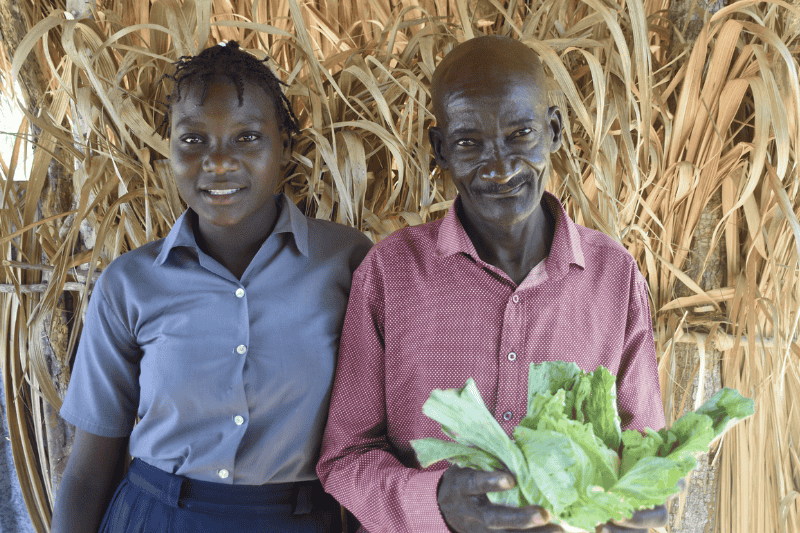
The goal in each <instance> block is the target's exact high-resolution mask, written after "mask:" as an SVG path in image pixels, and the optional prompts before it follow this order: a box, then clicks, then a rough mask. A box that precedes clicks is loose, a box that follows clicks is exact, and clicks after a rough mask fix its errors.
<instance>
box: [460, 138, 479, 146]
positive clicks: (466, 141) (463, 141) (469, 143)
mask: <svg viewBox="0 0 800 533" xmlns="http://www.w3.org/2000/svg"><path fill="white" fill-rule="evenodd" d="M456 145H458V146H476V143H475V141H473V140H472V139H460V140H458V141H456Z"/></svg>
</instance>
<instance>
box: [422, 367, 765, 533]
mask: <svg viewBox="0 0 800 533" xmlns="http://www.w3.org/2000/svg"><path fill="white" fill-rule="evenodd" d="M422 412H423V413H424V414H425V415H426V416H428V417H430V418H432V419H433V420H435V421H437V422H438V423H440V424H441V426H442V431H443V432H444V434H445V435H446V436H447V437H449V438H450V439H451V441H445V440H440V439H434V438H426V439H419V440H413V441H411V445H412V447H413V448H414V451H415V452H416V454H417V460H418V461H419V463H420V465H421V466H422V467H423V468H426V467H428V466H431V465H433V464H435V463H438V462H439V461H448V462H450V463H451V464H456V465H458V466H461V467H469V468H475V469H478V470H483V471H493V470H507V471H509V472H511V473H512V474H513V475H514V477H515V478H516V480H517V485H516V486H515V487H514V488H513V489H511V490H507V491H503V492H493V493H489V494H488V497H489V499H490V500H491V501H492V502H494V503H498V504H502V505H508V506H514V507H521V506H526V505H539V506H541V507H544V508H546V509H547V510H548V511H550V513H551V514H552V516H553V521H554V522H555V523H560V524H562V525H564V526H569V527H571V528H579V529H582V530H585V531H593V530H594V528H595V526H596V525H598V524H603V523H606V522H608V521H609V520H611V519H615V520H622V519H625V518H630V517H631V516H632V515H633V512H634V511H635V510H637V509H645V508H650V507H654V506H656V505H661V504H663V503H664V501H665V500H666V499H667V498H668V497H669V496H670V495H672V494H675V493H676V492H678V490H679V489H678V486H677V483H678V480H680V479H681V478H682V477H684V476H686V475H687V474H688V473H689V472H690V471H691V470H692V469H694V468H695V467H696V466H697V458H696V456H697V455H698V454H699V453H702V452H706V451H708V447H709V445H710V444H711V442H712V441H713V440H715V439H717V438H718V437H720V436H721V435H722V434H723V433H725V432H726V431H727V430H728V429H730V428H731V427H732V426H733V425H734V424H736V423H737V422H739V421H741V420H743V419H745V418H747V417H748V416H750V415H752V414H753V413H754V402H753V400H751V399H749V398H744V397H742V396H741V395H740V394H739V393H738V392H737V391H735V390H733V389H728V388H725V389H722V390H721V391H719V392H717V393H716V394H715V395H714V396H713V397H712V398H711V399H710V400H709V401H708V402H706V403H705V404H703V406H701V407H700V408H699V409H698V410H697V411H695V412H689V413H687V414H686V415H684V416H682V417H681V418H679V419H678V420H676V421H675V423H674V424H673V425H672V427H671V428H669V429H661V430H659V431H655V430H653V429H650V428H645V430H644V434H642V433H640V432H639V431H637V430H626V431H622V429H621V424H620V417H619V413H618V412H617V393H616V379H615V377H614V376H613V374H611V372H609V371H608V369H606V368H604V367H602V366H599V367H597V369H596V370H595V371H594V372H591V373H586V372H583V371H582V370H581V369H580V368H579V367H578V365H576V364H575V363H566V362H563V361H553V362H545V363H542V364H538V365H537V364H531V366H530V370H529V373H528V410H527V413H526V416H525V418H523V419H522V420H521V421H520V424H519V425H518V426H517V427H516V428H514V431H513V439H511V438H509V437H508V435H507V434H506V433H505V431H503V429H502V427H501V426H500V424H499V423H498V422H497V420H495V418H494V416H493V415H492V414H491V413H490V412H489V410H488V409H487V408H486V405H485V404H484V402H483V399H482V398H481V396H480V393H479V392H478V388H477V387H476V386H475V382H474V380H472V379H468V380H467V382H466V384H465V385H464V387H463V388H461V389H447V390H438V389H437V390H434V391H433V392H432V393H431V396H430V398H429V399H428V400H427V401H426V402H425V404H424V405H423V407H422Z"/></svg>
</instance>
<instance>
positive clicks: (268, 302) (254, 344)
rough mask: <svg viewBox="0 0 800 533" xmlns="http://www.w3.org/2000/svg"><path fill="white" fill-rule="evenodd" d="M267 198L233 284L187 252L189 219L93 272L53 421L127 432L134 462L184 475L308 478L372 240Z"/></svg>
mask: <svg viewBox="0 0 800 533" xmlns="http://www.w3.org/2000/svg"><path fill="white" fill-rule="evenodd" d="M275 200H276V202H277V204H278V205H279V208H280V213H279V215H278V219H277V221H276V224H275V228H274V229H273V231H272V233H271V234H270V236H269V237H268V238H267V240H266V241H265V242H264V244H263V246H262V247H261V249H260V250H259V251H258V253H257V254H256V256H255V257H254V258H253V260H252V262H251V263H250V265H249V267H248V268H247V270H246V271H245V273H244V275H243V276H242V279H241V280H237V279H236V277H235V276H234V275H233V274H231V273H230V272H229V271H228V270H227V269H226V268H224V267H223V266H222V265H221V264H219V263H218V262H217V261H215V260H214V259H212V258H211V257H210V256H208V255H207V254H205V253H203V252H202V251H201V250H200V248H199V247H198V246H197V243H196V242H195V239H194V233H193V231H192V223H191V218H190V217H191V216H194V214H193V213H192V212H191V211H187V212H185V213H184V214H183V215H181V217H180V218H179V219H178V220H177V222H176V223H175V226H174V227H173V228H172V230H171V231H170V233H169V235H168V236H167V237H166V238H164V239H161V240H158V241H154V242H151V243H148V244H146V245H144V246H142V247H140V248H138V249H136V250H133V251H131V252H128V253H126V254H124V255H122V256H120V257H119V258H118V259H116V260H115V261H113V262H112V263H111V264H110V265H109V266H108V267H107V268H106V269H105V270H104V271H103V273H102V275H101V276H100V278H99V279H98V281H97V283H96V286H95V288H94V291H93V293H92V297H91V299H90V301H89V307H88V311H87V314H86V320H85V323H84V328H83V333H82V335H81V341H80V344H79V347H78V353H77V356H76V360H75V366H74V368H73V372H72V377H71V380H70V385H69V389H68V391H67V394H66V398H65V400H64V405H63V406H62V408H61V416H62V417H63V418H64V419H65V420H67V421H68V422H70V423H72V424H74V425H76V426H78V427H79V428H81V429H83V430H86V431H88V432H90V433H94V434H96V435H101V436H106V437H122V436H127V435H130V453H131V455H132V456H133V457H138V458H139V459H141V460H143V461H145V462H147V463H149V464H151V465H153V466H155V467H157V468H160V469H162V470H165V471H167V472H171V473H174V474H179V475H183V476H186V477H189V478H192V479H198V480H205V481H214V482H217V483H227V484H244V485H260V484H263V483H284V482H291V481H303V480H311V479H316V477H317V476H316V473H315V471H314V467H315V464H316V460H317V458H318V448H319V443H320V439H321V437H322V431H323V429H324V424H325V421H326V418H327V412H328V400H329V395H330V389H331V383H332V378H333V372H334V367H335V362H336V355H337V351H338V345H339V336H340V331H341V327H342V322H343V319H344V313H345V309H346V307H347V298H348V295H349V292H350V283H351V280H352V273H353V271H354V270H355V269H356V267H357V266H358V265H359V263H360V262H361V260H362V259H363V258H364V256H365V255H366V253H367V251H368V250H369V248H370V246H371V242H370V240H369V239H368V238H367V237H365V236H364V235H363V234H361V233H360V232H358V231H357V230H355V229H352V228H347V227H345V226H342V225H339V224H334V223H332V222H327V221H322V220H316V219H312V218H308V217H306V216H304V215H303V214H302V213H301V212H300V210H298V209H297V207H296V206H295V205H294V204H293V203H292V202H291V201H290V200H289V199H288V198H286V197H285V196H284V195H277V196H276V197H275ZM137 416H138V417H139V419H140V420H139V422H138V423H137V424H136V425H135V427H134V421H135V419H136V417H137Z"/></svg>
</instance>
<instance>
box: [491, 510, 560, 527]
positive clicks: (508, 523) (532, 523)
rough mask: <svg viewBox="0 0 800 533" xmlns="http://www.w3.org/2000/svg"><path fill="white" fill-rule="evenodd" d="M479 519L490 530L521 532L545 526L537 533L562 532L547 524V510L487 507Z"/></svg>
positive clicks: (548, 520) (548, 514)
mask: <svg viewBox="0 0 800 533" xmlns="http://www.w3.org/2000/svg"><path fill="white" fill-rule="evenodd" d="M481 514H482V516H481V519H482V520H483V523H484V524H486V527H488V528H489V529H492V530H507V529H510V530H521V529H530V528H532V527H539V526H546V527H544V528H542V529H541V530H539V529H537V530H536V532H537V533H550V532H551V531H552V532H558V531H563V530H562V529H561V528H560V527H559V526H557V525H555V524H549V526H548V523H549V522H550V513H548V512H547V509H542V508H541V507H536V506H535V505H532V506H529V507H505V506H502V505H488V506H486V507H485V508H484V509H483V511H482V513H481ZM551 526H552V527H551Z"/></svg>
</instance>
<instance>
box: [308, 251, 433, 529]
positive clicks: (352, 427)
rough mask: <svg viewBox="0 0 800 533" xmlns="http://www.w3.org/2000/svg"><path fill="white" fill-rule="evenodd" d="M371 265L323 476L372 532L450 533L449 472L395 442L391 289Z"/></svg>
mask: <svg viewBox="0 0 800 533" xmlns="http://www.w3.org/2000/svg"><path fill="white" fill-rule="evenodd" d="M370 258H371V256H367V259H366V260H365V263H369V262H370ZM363 266H365V265H362V267H363ZM366 266H367V268H360V269H359V270H357V271H356V272H355V275H354V276H353V285H352V291H351V293H350V300H349V303H348V307H347V313H346V315H345V320H344V327H343V330H342V340H341V346H340V351H339V362H338V366H337V370H336V378H335V381H334V386H333V392H332V396H331V405H330V414H329V417H328V423H327V427H326V429H325V433H324V436H323V440H322V450H321V457H320V461H319V463H318V465H317V474H318V475H319V478H320V480H321V481H322V484H323V486H324V487H325V490H326V491H327V492H328V493H330V494H332V495H333V496H334V497H335V498H336V499H337V500H338V501H339V502H340V503H341V504H342V505H344V506H345V507H346V508H347V509H348V510H349V511H350V512H352V513H353V514H354V515H355V516H356V518H357V519H358V520H359V522H361V524H362V526H363V527H364V528H365V529H366V530H367V531H369V532H370V533H403V532H409V533H411V532H418V531H425V532H427V533H448V531H449V530H448V528H447V526H446V525H445V522H444V520H443V518H442V515H441V513H440V512H439V507H438V505H437V503H436V490H437V486H438V484H439V479H440V478H441V476H442V473H443V472H444V470H419V469H416V468H408V467H406V466H404V465H403V464H402V463H401V462H400V461H399V460H398V458H397V457H396V456H395V455H394V454H393V453H392V449H393V447H392V444H391V442H390V441H389V439H388V437H387V422H388V421H387V416H386V397H385V375H386V374H385V366H384V358H385V352H384V341H383V339H384V335H383V324H384V304H383V302H384V300H383V287H382V282H381V279H380V276H374V275H371V274H369V269H368V267H369V265H366ZM391 423H392V424H402V423H403V421H402V420H392V421H391Z"/></svg>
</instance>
